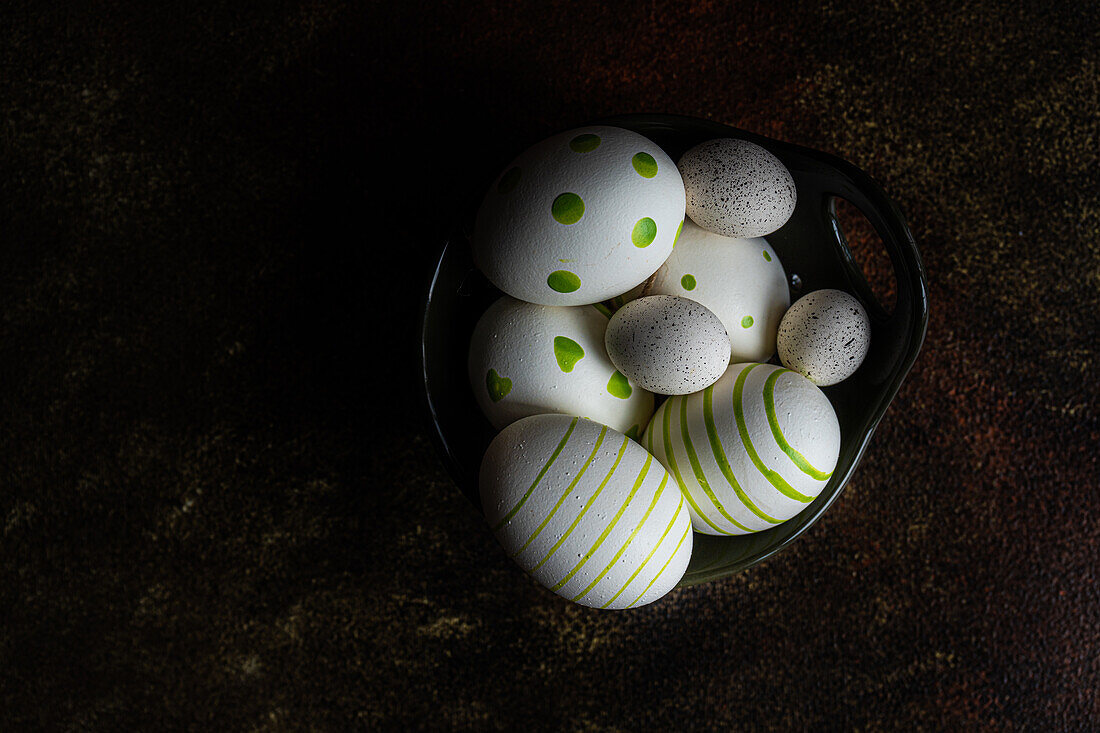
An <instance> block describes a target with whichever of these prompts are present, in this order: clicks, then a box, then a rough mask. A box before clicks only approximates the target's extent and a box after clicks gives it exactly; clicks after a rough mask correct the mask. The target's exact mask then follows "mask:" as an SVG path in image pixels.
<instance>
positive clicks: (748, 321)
mask: <svg viewBox="0 0 1100 733" xmlns="http://www.w3.org/2000/svg"><path fill="white" fill-rule="evenodd" d="M751 325H752V316H745V317H744V318H742V319H741V328H748V327H750V326H751Z"/></svg>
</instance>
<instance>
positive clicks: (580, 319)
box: [467, 295, 653, 440]
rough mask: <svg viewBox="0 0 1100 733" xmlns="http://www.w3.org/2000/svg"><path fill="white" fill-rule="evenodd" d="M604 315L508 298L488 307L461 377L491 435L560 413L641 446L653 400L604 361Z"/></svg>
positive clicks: (601, 310) (598, 311) (585, 308)
mask: <svg viewBox="0 0 1100 733" xmlns="http://www.w3.org/2000/svg"><path fill="white" fill-rule="evenodd" d="M608 313H610V311H609V310H608V309H607V308H606V307H604V306H603V305H596V306H590V305H585V306H553V305H535V304H534V303H524V302H523V301H520V300H516V299H515V298H511V297H509V296H507V295H506V296H504V297H503V298H500V299H499V300H497V301H496V302H495V303H493V304H492V305H491V306H489V308H488V310H486V311H485V313H484V314H482V316H481V318H480V319H479V320H478V322H477V326H475V327H474V333H473V335H472V336H471V338H470V351H469V358H468V360H467V369H468V372H469V377H470V386H471V387H472V388H473V391H474V398H475V399H476V400H477V404H478V407H480V408H481V411H482V412H483V413H484V414H485V416H486V417H487V418H489V422H491V423H492V424H493V427H495V428H496V429H497V430H500V429H501V428H503V427H504V426H505V425H508V424H509V423H512V422H515V421H516V420H518V419H520V418H521V417H527V416H528V415H539V414H542V413H544V412H559V413H563V414H567V415H582V416H584V417H587V418H591V419H593V420H596V421H597V422H601V423H604V424H605V425H610V426H611V427H613V428H615V429H616V430H618V431H620V432H623V433H626V434H627V435H630V436H631V437H633V438H634V439H635V440H637V439H638V438H640V437H641V431H642V430H644V429H645V426H646V423H648V422H649V416H650V415H652V414H653V393H652V392H647V391H645V390H644V389H642V388H641V387H639V386H637V385H636V384H634V383H632V382H631V381H630V380H629V379H627V378H626V377H625V376H624V375H623V374H622V373H621V372H620V371H618V370H617V369H616V368H615V365H614V364H612V363H611V360H610V359H609V358H608V356H607V351H606V349H605V348H604V332H605V331H606V330H607V319H608V315H607V314H608Z"/></svg>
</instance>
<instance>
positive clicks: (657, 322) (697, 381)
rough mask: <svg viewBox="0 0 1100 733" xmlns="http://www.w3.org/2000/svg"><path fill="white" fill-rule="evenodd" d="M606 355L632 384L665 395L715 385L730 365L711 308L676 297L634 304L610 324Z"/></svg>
mask: <svg viewBox="0 0 1100 733" xmlns="http://www.w3.org/2000/svg"><path fill="white" fill-rule="evenodd" d="M604 344H605V345H606V346H607V355H608V356H609V357H611V362H612V363H613V364H614V365H615V366H616V367H618V369H619V371H621V372H622V373H623V374H625V375H626V376H627V377H628V378H629V379H630V380H631V381H632V382H635V383H637V384H638V385H640V386H641V387H642V388H644V389H648V390H650V391H651V392H657V393H660V394H687V393H689V392H696V391H698V390H700V389H703V388H704V387H706V386H708V385H711V384H714V382H715V381H717V379H718V378H719V377H720V376H722V373H723V372H724V371H726V367H727V366H729V363H730V339H729V336H727V335H726V329H725V327H724V326H723V325H722V321H721V320H719V318H718V316H716V315H714V313H712V312H711V311H709V310H708V309H707V308H706V306H704V305H702V304H700V303H697V302H696V301H694V300H690V299H688V298H681V297H678V296H675V295H651V296H648V297H645V298H638V299H637V300H632V301H630V302H629V303H627V304H626V305H624V306H623V307H622V308H620V309H619V310H618V311H617V312H616V313H615V315H613V316H612V317H611V320H610V321H609V322H608V324H607V333H606V335H605V336H604Z"/></svg>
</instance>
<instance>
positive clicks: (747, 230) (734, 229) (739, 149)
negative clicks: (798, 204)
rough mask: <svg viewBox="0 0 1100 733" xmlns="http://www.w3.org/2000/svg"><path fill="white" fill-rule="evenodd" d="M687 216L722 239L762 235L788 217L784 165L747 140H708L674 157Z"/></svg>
mask: <svg viewBox="0 0 1100 733" xmlns="http://www.w3.org/2000/svg"><path fill="white" fill-rule="evenodd" d="M679 167H680V175H681V176H682V177H683V180H684V190H685V192H686V194H687V215H688V216H689V217H691V220H692V221H694V222H695V223H696V224H698V225H699V226H701V227H703V228H704V229H706V230H708V231H711V232H714V233H715V234H722V235H724V236H727V237H762V236H764V235H766V234H771V233H772V232H774V231H775V230H777V229H779V228H780V227H781V226H783V225H784V224H785V223H786V222H787V219H790V218H791V214H793V213H794V205H795V201H796V199H797V193H796V191H795V186H794V178H792V177H791V173H790V171H788V170H787V167H786V166H784V165H783V163H782V162H781V161H780V160H779V158H777V157H775V155H773V154H772V153H771V152H769V151H767V150H765V149H764V148H762V147H760V146H759V145H756V144H755V143H750V142H748V141H747V140H734V139H728V138H727V139H720V140H708V141H707V142H705V143H701V144H699V145H696V146H695V147H694V148H692V149H691V150H689V151H687V152H686V153H684V155H683V157H682V158H680V163H679Z"/></svg>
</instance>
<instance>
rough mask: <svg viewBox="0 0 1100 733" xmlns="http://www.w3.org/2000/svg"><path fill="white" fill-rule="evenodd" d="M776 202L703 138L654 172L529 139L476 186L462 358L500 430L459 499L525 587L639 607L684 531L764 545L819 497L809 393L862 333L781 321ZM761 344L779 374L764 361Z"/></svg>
mask: <svg viewBox="0 0 1100 733" xmlns="http://www.w3.org/2000/svg"><path fill="white" fill-rule="evenodd" d="M796 201H797V192H796V188H795V184H794V180H793V178H792V176H791V174H790V172H789V171H788V170H787V168H786V167H785V166H784V165H783V163H782V162H781V161H780V160H779V159H778V158H777V157H775V156H774V155H773V154H772V153H770V152H769V151H767V150H765V149H764V148H762V147H760V146H758V145H755V144H753V143H750V142H747V141H743V140H734V139H720V140H711V141H707V142H704V143H703V144H701V145H698V146H696V147H695V148H692V149H691V150H689V151H688V152H687V153H685V154H684V155H683V156H682V157H681V159H680V160H679V162H678V163H676V162H673V160H672V159H671V158H670V157H669V156H668V155H667V154H666V153H665V151H664V150H662V149H661V148H660V147H659V146H657V145H656V144H655V143H654V142H653V141H651V140H649V139H648V138H646V137H644V136H642V135H639V134H637V133H635V132H632V131H629V130H625V129H621V128H617V127H608V126H592V127H585V128H581V129H577V130H571V131H568V132H565V133H562V134H560V135H556V136H554V137H551V138H549V139H547V140H544V141H543V142H541V143H539V144H537V145H535V146H534V147H532V148H530V149H528V150H527V151H526V152H524V153H522V154H521V155H520V156H519V157H518V158H516V159H515V160H514V161H513V162H512V163H511V164H510V165H509V166H508V167H507V168H505V170H504V171H503V172H502V173H501V175H500V176H499V177H498V179H497V180H496V181H495V182H494V183H493V185H492V186H491V187H490V189H489V191H488V193H487V194H486V196H485V198H484V201H483V203H482V206H481V208H480V210H479V211H478V216H477V221H476V224H475V229H474V237H473V249H474V260H475V263H476V264H477V266H478V267H479V268H480V269H481V271H482V272H483V273H484V274H485V275H486V277H487V278H488V279H489V280H490V281H491V282H492V283H493V284H494V285H496V286H497V287H498V288H500V290H502V291H503V292H504V293H505V295H504V296H503V297H501V298H500V299H499V300H497V301H496V302H495V303H494V304H492V305H491V306H490V307H489V309H488V310H487V311H486V312H485V313H484V314H483V315H482V317H481V319H480V320H479V321H478V323H477V326H476V327H475V329H474V333H473V336H472V338H471V342H470V350H469V359H468V371H469V377H470V384H471V387H472V388H473V391H474V394H475V397H476V400H477V403H478V405H479V407H480V408H481V410H482V412H483V413H484V414H485V416H486V417H487V418H488V419H489V421H490V422H491V423H492V425H493V427H494V428H496V429H497V430H499V431H500V432H499V433H498V434H497V436H496V438H495V439H494V440H493V441H492V443H491V444H490V446H489V448H488V450H487V452H486V454H485V456H484V458H483V460H482V464H481V472H480V477H479V481H480V492H481V501H482V508H483V510H484V513H485V516H486V519H487V520H488V522H489V524H490V526H491V527H492V529H493V532H494V534H495V535H496V537H497V539H498V540H499V541H500V543H501V544H502V545H503V546H504V548H505V550H506V551H507V552H508V553H509V555H510V556H511V557H512V558H513V559H514V560H515V561H516V562H517V563H518V564H519V565H520V566H521V567H522V568H523V569H524V570H525V571H527V572H528V573H529V574H530V575H532V576H533V577H534V578H535V579H536V580H537V581H538V582H539V583H541V584H542V585H544V586H545V587H547V588H549V589H550V590H552V591H553V592H555V593H557V594H559V595H561V596H563V597H565V598H568V599H569V600H572V601H574V602H577V603H580V604H583V605H587V606H593V607H597V608H630V607H636V606H640V605H645V604H647V603H650V602H652V601H655V600H656V599H658V598H660V597H661V596H663V595H664V594H665V593H667V592H668V591H669V590H671V589H672V588H673V587H675V585H676V584H677V583H678V582H679V580H680V578H681V577H682V576H683V574H684V572H685V570H686V569H687V565H688V560H689V559H690V556H691V550H692V536H693V535H692V530H694V531H696V532H700V533H704V534H712V535H738V534H747V533H751V532H758V531H761V530H766V529H768V528H770V527H773V526H775V525H776V524H778V523H780V522H783V521H785V520H787V519H790V518H791V517H793V516H794V515H795V514H797V513H798V512H799V511H801V510H802V509H803V508H804V507H805V506H806V504H808V503H809V502H811V501H812V500H813V499H814V498H815V497H816V496H817V495H818V494H819V493H820V492H821V491H822V489H823V488H824V487H825V485H826V484H827V483H828V480H829V477H830V476H831V472H832V470H833V469H834V467H835V465H836V462H837V458H838V455H839V451H840V427H839V423H838V421H837V417H836V415H835V413H834V412H833V408H832V405H831V403H830V402H829V400H828V398H827V397H826V396H825V394H824V393H823V392H822V391H821V389H820V388H819V386H818V385H821V386H825V385H829V384H835V383H836V382H838V381H840V380H841V379H844V378H845V377H847V376H849V375H850V374H852V373H853V372H854V371H855V370H856V369H857V368H858V367H859V365H860V363H861V362H862V360H863V357H864V355H865V354H866V352H867V347H868V345H869V338H870V328H869V321H868V319H867V314H866V312H865V311H864V310H863V308H862V306H861V305H860V304H859V302H858V301H857V300H856V299H855V298H853V297H852V296H850V295H848V294H847V293H844V292H842V291H837V290H819V291H816V292H813V293H810V294H809V295H807V296H805V297H803V298H802V299H800V300H799V301H797V302H796V303H795V304H794V305H793V306H792V305H791V302H790V295H789V292H788V287H787V276H786V273H785V272H784V269H783V265H782V263H781V262H780V260H779V256H778V255H777V253H776V251H775V250H774V249H773V248H772V247H771V245H769V243H768V242H767V240H766V239H765V237H766V236H768V235H770V234H772V233H773V232H775V231H777V230H778V229H780V228H781V227H782V226H783V225H784V224H785V223H786V222H787V220H788V219H789V218H790V217H791V215H792V214H793V212H794V210H795V204H796ZM777 349H778V353H779V357H780V359H781V361H782V364H783V366H778V365H775V364H769V363H767V362H768V361H769V360H771V359H772V358H773V357H774V356H775V354H776V351H777ZM658 395H663V396H667V397H661V398H658V397H657V396H658ZM662 399H663V402H662V401H661V400H662ZM658 403H659V405H658ZM655 408H656V409H655Z"/></svg>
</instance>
